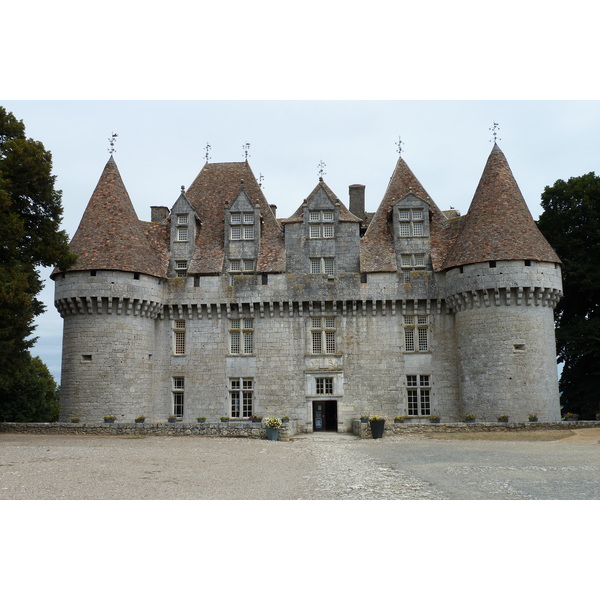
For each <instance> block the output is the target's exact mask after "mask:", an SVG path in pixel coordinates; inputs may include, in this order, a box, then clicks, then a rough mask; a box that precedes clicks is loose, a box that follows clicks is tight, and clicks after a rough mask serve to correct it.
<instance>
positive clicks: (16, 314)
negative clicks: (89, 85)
mask: <svg viewBox="0 0 600 600" xmlns="http://www.w3.org/2000/svg"><path fill="white" fill-rule="evenodd" d="M55 179H56V178H55V176H54V175H52V157H51V154H50V153H49V152H48V151H46V150H45V149H44V146H43V144H42V143H41V142H37V141H35V140H32V139H28V138H26V137H25V126H24V125H23V122H22V121H18V120H17V119H16V118H15V117H14V116H13V115H12V113H9V112H7V111H6V110H5V109H4V108H3V107H0V406H2V405H9V404H10V405H11V406H14V402H13V401H12V399H10V398H9V393H14V386H13V383H14V380H15V378H16V377H17V374H18V373H19V372H20V371H23V372H26V371H27V370H28V369H30V368H31V364H32V360H34V359H32V358H31V356H30V355H29V352H28V349H29V348H31V347H32V346H33V344H34V343H35V338H32V337H31V335H32V333H33V331H34V329H35V325H34V319H35V318H36V317H37V316H38V315H40V314H41V313H42V312H43V311H44V309H45V307H44V305H43V304H42V303H41V302H40V301H39V300H38V299H37V295H38V294H39V292H40V291H41V289H42V287H43V283H42V280H41V277H40V273H39V271H38V268H39V267H52V266H58V267H60V268H63V269H64V268H68V267H69V266H70V265H72V264H73V263H74V261H75V257H74V255H73V254H72V253H71V252H70V251H69V245H68V237H67V234H66V232H65V231H63V230H61V229H60V228H59V227H60V222H61V217H62V204H61V192H60V191H58V190H55V189H54V182H55ZM34 388H35V386H34V387H28V389H30V391H31V393H33V390H34ZM19 397H21V398H22V395H19ZM32 400H33V399H32ZM0 411H1V412H2V414H4V415H5V417H10V415H9V414H8V412H7V411H5V410H2V409H0ZM15 414H16V413H15ZM20 420H22V419H20Z"/></svg>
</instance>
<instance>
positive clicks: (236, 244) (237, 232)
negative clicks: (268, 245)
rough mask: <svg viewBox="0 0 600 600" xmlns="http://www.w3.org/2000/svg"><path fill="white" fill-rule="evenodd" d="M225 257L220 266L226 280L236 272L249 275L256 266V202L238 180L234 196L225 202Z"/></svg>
mask: <svg viewBox="0 0 600 600" xmlns="http://www.w3.org/2000/svg"><path fill="white" fill-rule="evenodd" d="M223 221H224V227H225V234H224V237H225V260H224V265H223V269H224V272H226V273H229V276H230V283H233V279H232V278H233V277H235V276H237V275H251V274H253V273H255V272H256V270H257V258H258V251H259V248H260V235H261V212H260V205H259V204H258V203H253V202H252V201H251V200H250V198H249V196H248V194H246V191H245V190H244V184H243V182H242V188H241V189H240V191H239V193H238V195H237V196H236V198H235V200H234V201H233V202H232V203H231V205H229V206H228V205H226V206H225V211H224V219H223Z"/></svg>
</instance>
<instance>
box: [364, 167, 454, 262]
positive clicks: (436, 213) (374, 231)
mask: <svg viewBox="0 0 600 600" xmlns="http://www.w3.org/2000/svg"><path fill="white" fill-rule="evenodd" d="M410 193H413V194H414V195H415V196H418V197H419V198H421V199H422V200H423V201H425V202H426V203H427V204H428V205H429V209H430V211H431V223H430V235H431V260H432V263H433V268H434V270H438V269H439V267H440V266H441V264H442V262H443V257H444V254H445V249H446V236H445V234H444V229H445V227H446V218H445V217H444V215H443V214H442V212H441V211H440V209H439V208H438V207H437V205H436V204H435V202H433V200H431V198H430V197H429V194H428V193H427V192H426V191H425V188H423V186H422V185H421V183H420V182H419V180H418V179H417V178H416V177H415V176H414V174H413V172H412V171H411V170H410V168H409V167H408V165H407V164H406V162H405V161H404V159H403V158H402V157H400V158H399V159H398V162H397V163H396V168H395V169H394V172H393V174H392V177H391V178H390V182H389V184H388V187H387V190H386V192H385V194H384V196H383V200H382V201H381V204H380V205H379V208H378V209H377V212H376V213H375V215H374V216H373V218H372V219H371V222H370V224H369V227H368V229H367V231H366V233H365V235H364V237H363V239H362V240H361V244H360V245H361V248H360V268H361V271H363V272H367V273H368V272H386V271H388V272H389V271H397V270H398V264H397V260H396V252H395V250H394V238H393V231H392V214H391V213H392V208H393V207H394V205H395V204H396V202H398V201H399V200H401V199H402V198H404V197H405V196H406V195H407V194H410Z"/></svg>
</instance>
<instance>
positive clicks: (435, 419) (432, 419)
mask: <svg viewBox="0 0 600 600" xmlns="http://www.w3.org/2000/svg"><path fill="white" fill-rule="evenodd" d="M427 418H428V419H429V422H430V423H439V422H440V420H441V419H440V417H439V416H438V415H430V416H429V417H427Z"/></svg>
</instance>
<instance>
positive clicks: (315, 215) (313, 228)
mask: <svg viewBox="0 0 600 600" xmlns="http://www.w3.org/2000/svg"><path fill="white" fill-rule="evenodd" d="M308 237H309V238H310V239H312V240H315V239H333V238H335V212H334V211H333V210H309V211H308Z"/></svg>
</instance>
